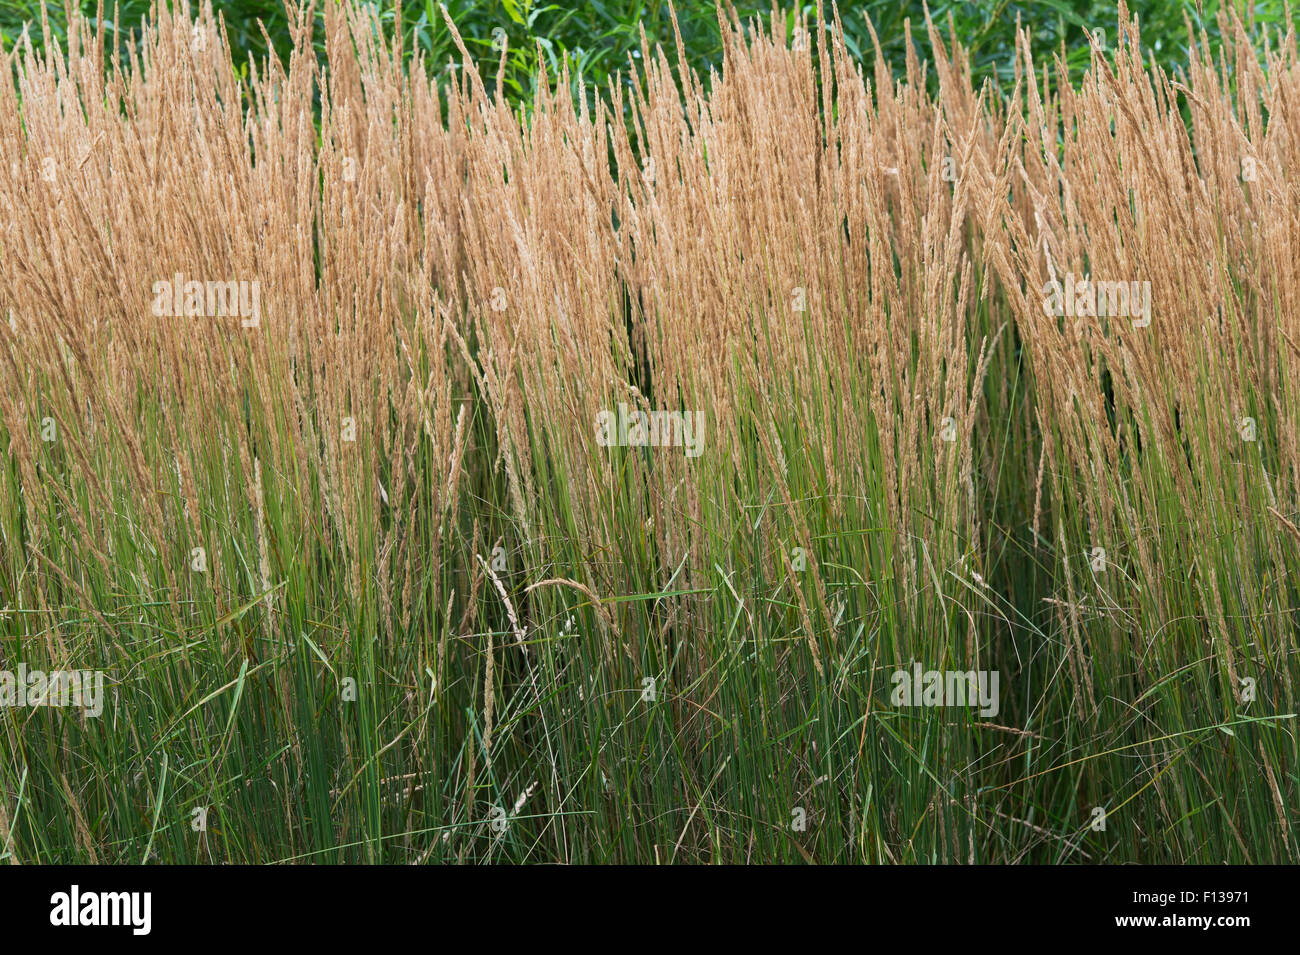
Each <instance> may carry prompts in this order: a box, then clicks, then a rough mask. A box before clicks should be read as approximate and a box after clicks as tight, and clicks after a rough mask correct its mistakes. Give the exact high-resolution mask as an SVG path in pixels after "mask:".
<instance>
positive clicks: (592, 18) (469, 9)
mask: <svg viewBox="0 0 1300 955" xmlns="http://www.w3.org/2000/svg"><path fill="white" fill-rule="evenodd" d="M322 2H330V0H322ZM371 5H372V6H374V7H375V8H377V9H378V10H379V12H380V17H381V20H382V21H383V23H384V24H385V26H386V27H387V28H388V29H390V30H393V29H395V28H396V25H397V24H398V23H399V22H400V27H401V31H402V36H403V40H404V49H406V50H407V51H408V52H409V51H413V50H415V49H417V48H418V49H421V50H423V51H425V53H426V54H427V55H428V58H429V62H430V63H431V64H432V65H434V66H435V67H437V68H440V69H441V68H445V67H446V66H447V65H448V64H456V65H458V64H459V60H460V56H459V54H458V52H457V50H456V48H455V45H454V43H453V41H452V38H451V33H450V31H449V30H448V29H447V27H446V25H445V23H444V22H443V18H442V15H441V12H440V11H439V9H438V6H439V5H438V4H437V3H436V2H434V0H422V2H421V0H414V2H412V0H408V2H406V3H403V4H401V5H400V10H399V8H398V5H396V4H394V3H391V2H372V3H371ZM97 6H98V5H97V3H96V2H87V0H82V3H81V7H82V10H83V11H84V12H86V13H87V14H88V15H90V16H92V17H93V16H94V15H95V14H96V11H97ZM149 6H150V2H149V0H126V2H124V3H120V4H119V5H117V6H116V7H111V6H110V5H108V4H105V10H104V15H103V18H104V21H105V24H106V26H107V27H108V28H109V29H111V30H114V31H115V32H116V34H117V37H118V45H119V47H121V48H125V47H126V46H127V45H128V44H129V43H130V42H131V33H132V32H133V31H138V30H139V25H140V21H141V19H142V18H143V17H144V16H145V15H146V14H147V12H148V9H149ZM1222 6H1224V5H1223V4H1220V3H1218V2H1216V0H1209V2H1201V0H1195V2H1190V0H1183V2H1178V0H1158V2H1152V3H1142V2H1135V3H1133V4H1132V5H1131V8H1132V9H1133V10H1134V11H1135V12H1136V13H1137V14H1138V16H1139V19H1140V21H1141V23H1142V31H1143V32H1142V42H1143V45H1144V46H1145V47H1146V48H1147V50H1148V51H1149V53H1148V55H1149V57H1151V58H1153V59H1154V60H1155V61H1156V62H1157V63H1159V64H1160V65H1161V66H1163V67H1165V68H1166V69H1169V70H1171V71H1172V70H1175V69H1177V68H1178V67H1179V66H1181V65H1182V64H1183V63H1184V62H1185V61H1186V55H1187V53H1186V50H1187V25H1188V24H1190V25H1191V26H1192V27H1193V28H1194V29H1195V30H1196V31H1197V32H1198V33H1199V32H1200V31H1202V30H1204V31H1205V32H1206V34H1207V36H1208V37H1209V38H1210V41H1211V43H1212V44H1213V43H1215V42H1216V41H1217V32H1218V30H1217V25H1216V22H1215V18H1216V15H1217V13H1218V12H1219V10H1220V8H1221V7H1222ZM1227 6H1230V7H1235V9H1236V11H1237V13H1238V14H1239V15H1240V16H1241V17H1242V19H1243V20H1245V21H1246V22H1247V23H1253V24H1257V25H1275V26H1277V27H1279V28H1282V29H1285V26H1286V24H1287V21H1288V11H1287V8H1286V5H1285V4H1284V3H1283V2H1282V0H1261V2H1259V3H1254V4H1250V3H1239V4H1235V5H1234V4H1228V5H1227ZM214 8H215V9H216V10H217V12H218V13H220V14H221V15H222V16H224V18H225V23H226V29H227V30H228V32H229V36H230V40H231V43H232V45H233V46H234V48H235V50H236V56H237V59H239V60H241V61H244V62H245V63H246V62H247V60H248V58H249V57H261V56H265V55H266V53H267V43H266V40H265V38H264V35H263V33H262V29H261V27H259V21H260V22H261V23H263V24H265V27H266V36H269V37H270V40H271V44H272V45H273V46H274V48H275V49H276V50H277V51H278V52H279V53H281V54H283V53H284V52H285V51H287V50H288V48H289V46H290V40H289V25H288V19H287V16H286V13H285V10H284V6H283V4H282V3H280V2H278V0H234V2H222V0H217V2H215V3H214ZM447 8H448V12H449V13H450V14H451V17H452V19H453V20H454V21H455V23H456V24H457V28H458V29H459V30H460V32H461V34H462V36H463V37H464V39H465V42H466V45H467V46H468V47H469V49H470V52H471V53H472V54H473V55H474V56H475V57H476V58H477V59H478V61H479V63H480V69H482V70H483V73H484V75H485V76H494V75H495V74H496V64H497V61H498V59H499V53H497V52H496V51H494V50H493V49H492V40H493V35H494V31H496V30H497V29H501V30H504V31H505V34H506V36H507V37H508V38H509V56H508V64H507V70H506V74H505V78H504V82H505V86H506V88H507V95H508V96H509V97H510V98H511V100H512V101H513V102H515V103H526V102H528V100H529V99H530V97H531V95H532V91H533V84H534V81H535V76H536V73H537V67H538V65H539V59H540V61H543V62H544V63H545V65H546V67H547V69H548V71H550V73H551V75H552V76H554V75H556V74H557V73H558V71H559V68H560V66H561V65H562V64H564V63H567V64H568V65H569V69H570V73H571V74H572V75H573V77H574V78H575V80H576V79H577V78H578V77H581V78H582V79H583V80H584V81H585V82H586V83H587V85H588V86H589V87H591V86H595V87H603V86H604V85H605V84H606V83H608V82H609V81H610V80H611V79H614V78H616V77H618V76H619V74H622V77H623V78H624V81H626V77H627V74H628V66H629V58H633V59H635V58H637V57H639V56H640V47H641V31H642V30H644V31H645V35H646V37H647V39H648V40H649V41H650V43H651V46H653V45H654V44H656V43H662V44H663V45H664V47H665V48H666V49H670V50H671V49H672V47H673V42H674V41H673V29H672V14H671V8H670V5H669V3H667V2H659V0H604V2H602V0H583V2H582V3H545V2H534V0H494V2H475V0H449V2H448V3H447ZM735 8H736V10H737V12H738V13H739V14H740V15H741V17H742V18H744V19H748V18H750V17H753V16H764V17H766V16H767V15H769V14H770V12H771V7H770V5H769V4H762V3H748V2H743V0H742V2H739V3H736V4H735ZM796 9H802V11H803V12H804V13H806V14H807V15H808V16H809V18H810V19H811V18H812V17H813V15H814V14H815V12H816V4H815V3H806V4H803V6H802V8H796V7H794V6H793V5H791V6H790V7H789V12H788V13H787V14H786V15H787V17H788V19H789V20H790V22H793V20H794V18H795V15H796V14H795V10H796ZM827 10H828V13H829V10H830V7H829V5H828V6H827ZM839 10H840V16H841V18H842V20H843V23H844V32H845V39H846V42H847V44H848V46H849V48H850V49H851V50H853V51H854V52H855V53H857V54H858V55H859V57H860V58H861V59H863V61H864V62H870V61H871V60H872V59H873V57H874V54H873V52H872V43H871V34H870V31H869V29H868V26H867V23H868V20H870V22H871V24H872V25H874V27H875V29H876V32H877V34H878V35H879V37H880V42H881V47H882V50H883V52H884V55H885V56H886V57H887V58H888V60H889V64H890V67H891V68H892V69H893V71H894V72H895V73H896V74H901V72H902V70H903V67H904V64H905V62H906V56H907V45H908V32H907V30H906V24H907V23H908V22H909V21H910V22H911V25H912V34H911V42H912V43H913V44H914V45H915V46H916V47H917V52H918V55H920V56H922V58H924V54H925V49H926V47H927V44H926V42H925V37H924V30H923V24H924V21H925V12H926V4H925V3H924V2H923V0H907V2H899V0H868V2H865V3H854V2H848V3H844V4H842V5H840V7H839ZM929 10H930V13H931V15H932V16H933V17H934V20H935V22H936V23H937V24H940V25H941V27H942V29H943V30H944V32H945V34H946V33H947V26H948V24H949V21H950V18H951V24H952V27H953V29H954V30H955V32H956V35H957V37H959V38H960V40H961V42H962V43H963V45H965V46H966V47H967V48H968V49H969V50H970V53H971V61H972V65H973V66H974V69H975V73H976V76H977V78H978V79H981V80H982V79H985V78H992V79H994V80H995V81H997V82H998V83H999V84H1002V85H1003V86H1004V87H1005V86H1006V85H1007V84H1009V83H1010V81H1011V77H1012V66H1011V63H1012V51H1013V50H1014V48H1015V35H1016V29H1017V24H1020V25H1022V26H1023V27H1024V28H1026V29H1028V30H1029V31H1030V34H1031V37H1032V39H1033V42H1034V45H1035V50H1036V52H1039V53H1040V55H1045V54H1048V53H1049V52H1052V53H1059V54H1060V55H1061V56H1063V58H1064V59H1065V60H1066V62H1068V63H1069V64H1070V66H1071V68H1072V71H1073V72H1076V73H1078V72H1081V71H1082V69H1083V68H1084V67H1085V66H1086V65H1087V62H1088V39H1087V32H1088V31H1097V30H1101V31H1104V32H1105V33H1106V34H1107V35H1108V36H1109V37H1110V38H1111V39H1112V42H1113V37H1114V31H1115V22H1116V4H1115V3H1108V2H1098V0H1030V2H1013V0H984V2H958V3H943V2H940V3H935V4H932V5H931V6H930V7H929ZM676 12H677V18H678V23H679V25H680V29H681V35H682V41H683V43H684V45H685V48H686V52H687V58H688V61H689V63H690V65H691V66H692V67H694V68H696V69H698V70H700V71H701V72H702V73H707V72H708V70H709V68H710V67H714V66H717V65H719V64H720V63H721V59H722V47H721V38H720V33H719V30H718V23H717V13H716V9H715V7H714V4H713V2H712V0H680V2H679V3H678V4H677V5H676ZM49 16H50V26H51V30H52V31H53V34H54V35H55V36H61V35H62V25H63V22H64V20H65V15H64V10H63V7H62V6H61V5H57V6H52V8H51V9H50V11H49ZM318 16H319V13H318ZM1291 16H1294V14H1291ZM399 17H400V21H399ZM25 26H27V27H29V29H30V36H31V38H32V41H33V43H34V44H35V45H37V46H39V45H40V44H41V41H42V36H41V33H42V31H41V5H40V2H39V0H0V43H2V44H3V46H4V48H5V49H11V48H12V47H13V46H14V44H15V43H17V42H18V41H19V39H20V37H21V36H22V33H23V30H24V27H25ZM317 39H318V42H319V39H320V38H319V36H318V37H317ZM453 68H455V66H453Z"/></svg>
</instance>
